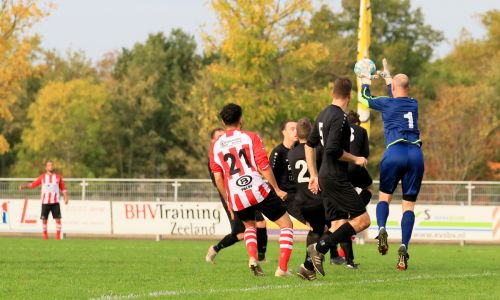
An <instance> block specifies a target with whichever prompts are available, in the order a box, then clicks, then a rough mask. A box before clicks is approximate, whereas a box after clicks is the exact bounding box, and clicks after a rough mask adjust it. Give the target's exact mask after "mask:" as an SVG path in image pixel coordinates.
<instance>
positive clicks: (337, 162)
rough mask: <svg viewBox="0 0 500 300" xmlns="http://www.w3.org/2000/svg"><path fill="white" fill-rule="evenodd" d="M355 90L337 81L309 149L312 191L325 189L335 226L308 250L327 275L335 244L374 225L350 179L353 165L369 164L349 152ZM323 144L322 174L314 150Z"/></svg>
mask: <svg viewBox="0 0 500 300" xmlns="http://www.w3.org/2000/svg"><path fill="white" fill-rule="evenodd" d="M351 89H352V83H351V82H350V80H349V79H346V78H340V79H337V80H335V83H334V87H333V101H332V104H331V105H329V106H327V107H326V108H325V109H324V110H323V111H322V112H321V113H320V114H319V116H318V117H317V119H316V122H315V124H314V127H313V130H312V132H311V134H310V135H309V138H308V139H307V144H306V146H305V153H306V161H307V167H308V170H309V173H310V175H311V178H310V181H309V189H310V190H311V191H312V192H313V193H318V192H319V190H320V189H321V194H320V196H321V199H322V200H323V206H324V208H325V216H326V219H327V221H329V222H330V223H331V227H330V231H331V232H332V234H330V235H326V236H324V237H323V238H321V240H320V241H319V242H317V243H316V244H312V245H309V246H308V247H307V252H308V254H309V256H310V257H311V259H312V263H313V265H314V269H315V270H316V271H318V272H319V273H320V274H321V275H323V276H324V275H325V271H324V269H323V259H324V255H325V253H327V252H328V251H329V250H330V247H331V246H332V244H334V243H342V242H349V241H350V239H351V237H352V236H353V235H355V234H356V233H357V232H361V231H363V230H365V229H366V228H368V227H369V226H370V216H369V215H368V213H367V212H366V208H365V204H364V203H363V201H362V199H361V198H360V196H359V195H358V193H357V192H356V190H355V189H354V187H353V186H352V184H351V182H350V181H349V179H348V177H347V168H348V163H349V162H351V163H354V164H356V165H358V166H362V167H365V166H366V164H367V163H368V161H367V160H366V158H364V157H362V156H354V155H352V154H351V153H349V149H350V147H349V143H350V136H351V129H350V127H349V123H348V122H347V115H346V114H345V112H344V111H345V110H346V109H347V106H348V104H349V101H350V97H351ZM320 144H321V145H322V146H323V147H324V154H323V159H322V163H321V167H320V169H319V173H318V170H317V167H316V157H315V156H316V153H315V150H314V148H315V147H317V146H319V145H320Z"/></svg>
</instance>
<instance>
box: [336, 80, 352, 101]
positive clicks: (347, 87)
mask: <svg viewBox="0 0 500 300" xmlns="http://www.w3.org/2000/svg"><path fill="white" fill-rule="evenodd" d="M351 90H352V83H351V81H350V80H349V79H348V78H337V79H336V80H335V82H334V83H333V97H335V98H341V99H345V98H351Z"/></svg>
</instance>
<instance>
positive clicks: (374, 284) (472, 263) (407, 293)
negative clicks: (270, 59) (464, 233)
mask: <svg viewBox="0 0 500 300" xmlns="http://www.w3.org/2000/svg"><path fill="white" fill-rule="evenodd" d="M210 244H213V241H212V242H211V241H177V240H176V241H173V240H167V241H161V242H155V241H147V240H71V239H68V240H63V241H55V240H49V241H43V240H41V239H34V238H0V299H170V298H174V299H186V298H189V299H335V298H336V299H339V297H342V298H344V299H354V298H357V299H383V298H386V299H395V298H396V299H423V298H425V299H426V298H434V299H437V298H439V299H500V247H499V246H475V245H474V246H472V245H466V246H465V247H460V246H458V245H412V246H411V247H410V255H411V258H410V261H409V266H410V267H409V269H408V270H407V271H406V272H399V271H397V270H396V268H395V265H396V251H397V250H396V249H397V245H391V246H392V248H390V249H389V253H388V255H386V256H380V255H379V254H378V253H377V251H376V245H375V244H367V245H355V252H356V260H357V262H359V263H361V265H360V269H359V270H348V269H345V267H343V266H330V265H329V264H328V265H326V264H325V270H326V272H327V274H326V277H321V276H319V278H318V280H317V281H315V282H307V281H303V280H301V279H299V278H298V277H291V278H276V277H274V271H275V270H276V266H277V257H278V244H277V242H275V241H270V242H269V245H268V260H269V262H267V263H264V264H263V269H264V272H266V276H265V277H261V278H256V277H254V276H253V275H251V273H250V271H249V269H248V267H247V256H246V251H245V248H244V244H243V243H242V242H240V243H238V244H236V245H234V246H232V247H231V248H228V249H224V250H222V251H221V252H220V253H219V255H218V257H217V258H216V264H215V265H212V264H207V263H205V261H204V257H205V253H206V250H207V248H208V246H209V245H210ZM304 248H305V246H304V243H303V242H296V243H295V248H294V252H293V255H292V258H291V262H290V267H291V269H292V270H293V271H295V270H296V268H297V266H298V265H299V264H300V263H301V261H302V260H303V257H304V254H305V249H304Z"/></svg>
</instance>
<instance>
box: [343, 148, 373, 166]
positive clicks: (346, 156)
mask: <svg viewBox="0 0 500 300" xmlns="http://www.w3.org/2000/svg"><path fill="white" fill-rule="evenodd" d="M339 160H341V161H345V162H349V163H353V164H356V165H358V166H360V167H363V168H365V167H366V165H367V164H368V160H367V159H366V158H364V157H363V156H355V155H352V154H351V153H349V152H346V151H344V152H343V153H342V156H341V157H340V158H339Z"/></svg>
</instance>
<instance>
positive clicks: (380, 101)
mask: <svg viewBox="0 0 500 300" xmlns="http://www.w3.org/2000/svg"><path fill="white" fill-rule="evenodd" d="M382 64H383V66H384V70H383V71H377V74H378V75H379V76H380V77H382V78H384V80H385V83H386V85H387V95H388V97H376V96H373V95H372V94H371V92H370V84H371V80H366V77H367V75H366V74H361V76H360V79H361V83H362V84H361V98H358V101H359V102H361V103H362V104H364V105H365V106H367V107H369V108H372V109H375V110H382V108H383V107H384V106H385V105H384V104H385V103H384V102H385V101H386V100H387V99H389V98H392V77H391V74H390V72H389V68H388V65H387V60H386V59H385V58H384V59H383V61H382ZM370 79H371V78H370Z"/></svg>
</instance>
